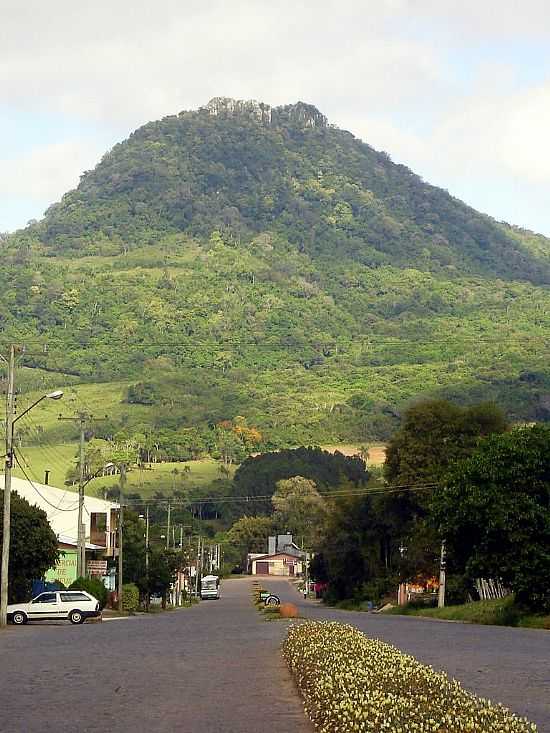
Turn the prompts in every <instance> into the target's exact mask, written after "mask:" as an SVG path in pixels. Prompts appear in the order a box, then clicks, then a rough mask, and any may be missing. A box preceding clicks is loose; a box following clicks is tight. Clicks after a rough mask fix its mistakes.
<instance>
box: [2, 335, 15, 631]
mask: <svg viewBox="0 0 550 733" xmlns="http://www.w3.org/2000/svg"><path fill="white" fill-rule="evenodd" d="M7 365H8V392H7V399H6V461H5V464H4V465H5V468H4V516H3V524H2V564H1V567H0V626H6V624H7V622H8V621H7V609H8V573H9V562H10V531H11V469H12V467H13V421H14V417H15V346H11V347H10V353H9V356H8V359H7Z"/></svg>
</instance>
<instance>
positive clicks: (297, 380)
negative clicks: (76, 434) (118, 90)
mask: <svg viewBox="0 0 550 733" xmlns="http://www.w3.org/2000/svg"><path fill="white" fill-rule="evenodd" d="M442 154H444V151H442ZM0 247H1V251H2V261H1V265H0V278H1V280H2V283H3V287H2V288H1V290H0V340H1V342H2V343H3V344H5V343H8V342H9V341H11V340H16V341H18V342H25V343H27V344H29V345H30V347H31V348H29V354H28V356H26V357H25V363H26V365H27V366H29V367H33V369H32V370H28V371H26V372H25V373H24V375H23V381H22V386H23V388H24V389H37V388H38V387H39V386H41V385H42V384H45V383H48V384H50V383H55V384H56V385H57V386H63V384H60V382H63V383H64V384H75V385H77V386H75V390H76V391H77V392H78V393H80V394H81V395H83V396H86V395H88V396H90V395H93V399H94V400H95V401H96V403H97V404H98V405H101V409H102V410H103V411H104V412H108V413H109V416H110V419H109V421H108V423H105V426H104V428H103V429H104V431H111V432H112V431H113V430H116V429H117V427H121V426H126V427H127V426H130V427H132V428H133V429H140V430H143V426H144V425H145V426H149V427H151V428H154V429H155V430H157V431H165V432H166V433H167V434H170V435H173V434H175V433H178V432H179V433H180V434H182V431H186V430H187V431H188V430H189V429H191V428H193V429H195V431H198V433H200V431H201V430H205V431H207V430H208V426H212V425H215V424H216V423H218V422H220V421H223V420H230V419H234V418H235V416H238V415H240V416H243V417H244V418H246V421H247V422H248V424H249V425H254V426H258V427H259V428H260V430H261V432H262V435H263V440H264V445H266V446H282V445H292V444H296V443H304V442H305V443H309V442H323V441H339V440H355V441H366V440H372V439H379V438H385V437H386V436H387V435H388V434H389V432H390V431H391V430H392V429H393V428H394V426H395V423H396V420H397V416H398V415H399V412H400V411H401V410H402V408H403V406H404V405H405V404H406V403H407V402H408V401H409V400H411V399H413V398H416V397H417V396H419V395H421V394H423V395H426V394H433V395H439V396H452V397H453V398H456V399H459V400H463V399H465V400H466V401H468V400H479V399H496V400H498V401H499V402H500V403H501V404H502V405H503V406H504V407H505V408H506V409H507V411H508V414H509V417H510V418H511V419H512V420H529V419H535V418H536V419H546V418H548V417H550V370H549V369H548V368H547V359H548V352H547V347H546V343H547V336H548V324H549V320H548V313H549V311H550V295H549V291H548V284H549V283H550V241H549V240H547V239H545V238H544V237H541V236H538V235H536V234H533V233H531V232H525V231H522V230H520V229H518V228H514V227H511V226H509V225H506V224H502V223H498V222H496V221H494V220H492V219H491V218H489V217H487V216H484V215H482V214H479V213H478V212H476V211H474V210H473V209H471V208H470V207H468V206H466V205H465V204H463V203H462V202H460V201H458V200H456V199H454V198H453V197H451V196H450V195H449V194H448V193H446V192H445V191H443V190H441V189H438V188H435V187H433V186H429V185H428V184H426V183H424V182H423V181H422V180H421V179H420V178H419V177H418V176H416V175H414V174H413V173H412V172H411V171H410V170H408V169H407V168H406V167H404V166H402V165H396V164H394V163H393V162H392V161H391V159H390V158H389V156H388V155H386V154H385V153H380V152H377V151H375V150H373V149H372V148H371V147H369V146H368V145H367V144H365V143H364V142H361V141H360V140H358V139H356V138H355V137H354V136H353V135H351V134H350V133H349V132H345V131H342V130H339V129H337V128H335V127H332V126H330V125H329V124H328V122H327V121H326V119H325V118H324V117H323V115H322V114H321V113H319V112H318V111H317V110H316V109H315V108H313V107H311V106H309V105H304V104H301V103H299V104H296V105H290V106H288V107H283V108H276V109H272V108H270V107H269V106H268V105H263V104H257V103H239V102H235V101H233V100H227V99H216V100H213V101H212V102H211V103H209V105H207V107H205V108H203V109H201V110H199V111H196V112H182V113H180V114H179V115H174V116H171V117H167V118H165V119H163V120H161V121H159V122H151V123H149V124H147V125H144V126H143V127H142V128H140V129H139V130H137V131H136V132H135V133H133V134H132V135H131V136H130V138H129V139H128V140H126V141H124V142H122V143H120V144H118V145H116V146H115V147H114V148H113V149H112V150H111V151H109V152H108V153H106V155H105V156H104V157H103V159H102V160H101V162H100V163H99V164H98V166H97V167H96V168H95V169H94V170H93V171H90V172H87V173H86V174H85V175H84V176H83V177H82V179H81V182H80V185H79V186H78V188H76V189H75V190H74V191H70V192H69V193H67V194H66V195H65V196H64V197H63V199H62V200H61V202H59V203H57V204H54V205H53V206H52V207H51V208H50V209H49V210H48V212H47V213H46V216H45V217H44V219H43V220H42V221H40V222H38V223H33V224H31V225H30V226H29V227H28V228H27V229H25V230H22V231H20V232H17V233H15V234H13V235H11V236H9V237H7V238H5V239H4V240H3V241H2V242H1V243H0ZM45 344H47V353H41V352H42V350H43V346H44V345H45ZM50 372H55V374H49V373H50ZM48 375H49V376H48ZM78 385H81V386H78ZM97 385H100V386H97ZM70 429H72V428H69V427H67V426H52V427H51V431H52V432H54V431H55V432H56V436H57V437H59V438H60V439H61V438H62V437H63V436H62V434H63V431H64V430H70ZM198 433H197V432H196V433H195V438H196V440H199V438H197V435H198ZM200 440H204V441H206V442H207V439H206V438H201V439H200ZM205 444H206V443H205Z"/></svg>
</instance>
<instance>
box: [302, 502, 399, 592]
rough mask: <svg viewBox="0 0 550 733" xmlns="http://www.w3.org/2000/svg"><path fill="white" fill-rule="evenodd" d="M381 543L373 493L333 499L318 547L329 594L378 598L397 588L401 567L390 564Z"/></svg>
mask: <svg viewBox="0 0 550 733" xmlns="http://www.w3.org/2000/svg"><path fill="white" fill-rule="evenodd" d="M380 546H381V543H380V530H379V521H378V517H377V515H376V512H375V510H374V508H373V505H372V498H371V497H370V496H360V497H343V498H339V499H338V500H336V501H333V502H331V505H330V509H329V511H328V512H327V520H326V524H325V527H324V531H323V534H322V538H321V540H320V542H319V543H318V545H317V548H316V549H317V551H318V552H319V554H320V555H321V556H322V563H320V565H321V568H320V572H321V574H322V576H323V579H326V580H328V582H329V590H328V597H329V598H332V599H333V600H343V599H347V598H355V599H357V600H370V601H376V600H378V598H379V597H380V595H381V594H382V593H383V592H385V591H387V590H389V589H392V590H393V588H394V587H395V586H396V584H397V577H398V574H397V568H396V567H392V566H386V564H385V562H384V557H383V556H382V554H381V551H380ZM317 571H319V568H317ZM318 579H321V578H318Z"/></svg>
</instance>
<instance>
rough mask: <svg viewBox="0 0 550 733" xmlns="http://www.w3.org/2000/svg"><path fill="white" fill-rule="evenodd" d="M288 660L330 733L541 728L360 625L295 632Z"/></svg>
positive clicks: (300, 627) (309, 706) (311, 711)
mask: <svg viewBox="0 0 550 733" xmlns="http://www.w3.org/2000/svg"><path fill="white" fill-rule="evenodd" d="M283 654H284V657H285V660H286V662H287V664H288V666H289V667H290V670H291V671H292V673H293V675H294V677H295V679H296V682H297V685H298V687H299V689H300V691H301V693H302V695H303V697H304V700H305V709H306V713H307V715H308V716H309V718H310V719H311V720H312V721H313V723H314V724H315V725H316V727H317V728H318V730H319V731H321V732H322V733H352V731H371V732H372V733H378V732H380V733H381V732H382V731H386V732H387V733H398V732H400V733H410V732H412V731H416V732H418V733H427V732H428V731H430V733H465V732H466V731H472V732H474V733H534V732H535V731H536V730H537V727H536V726H535V725H534V724H533V723H529V722H528V721H527V720H525V719H523V718H519V717H517V716H515V715H514V714H512V713H511V712H509V711H508V710H506V708H503V707H502V706H501V705H496V704H493V703H491V702H490V701H489V700H484V699H483V698H479V697H476V696H475V695H473V694H471V693H469V692H466V691H465V690H463V689H462V687H461V686H460V683H459V682H457V681H456V680H453V679H450V678H449V677H447V675H446V674H444V673H442V672H435V671H434V670H433V669H432V668H431V667H428V666H426V665H424V664H421V663H420V662H418V661H417V660H416V659H415V658H414V657H411V656H409V655H408V654H403V653H402V652H400V651H399V650H398V649H396V648H395V647H393V646H391V645H390V644H385V643H383V642H381V641H377V640H375V639H369V638H367V637H366V636H365V635H364V634H362V633H361V632H360V631H358V630H357V629H356V628H354V627H353V626H348V625H346V624H339V623H335V622H308V623H304V624H295V625H293V626H291V627H290V629H289V631H288V636H287V639H286V641H285V643H284V646H283Z"/></svg>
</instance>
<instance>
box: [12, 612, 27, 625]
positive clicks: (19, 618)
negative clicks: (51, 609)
mask: <svg viewBox="0 0 550 733" xmlns="http://www.w3.org/2000/svg"><path fill="white" fill-rule="evenodd" d="M11 622H12V623H13V624H15V625H16V626H22V625H23V624H26V623H27V616H26V614H24V613H23V611H15V612H14V613H12V616H11Z"/></svg>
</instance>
